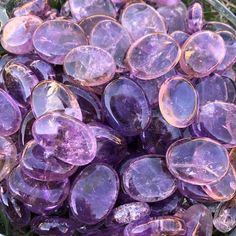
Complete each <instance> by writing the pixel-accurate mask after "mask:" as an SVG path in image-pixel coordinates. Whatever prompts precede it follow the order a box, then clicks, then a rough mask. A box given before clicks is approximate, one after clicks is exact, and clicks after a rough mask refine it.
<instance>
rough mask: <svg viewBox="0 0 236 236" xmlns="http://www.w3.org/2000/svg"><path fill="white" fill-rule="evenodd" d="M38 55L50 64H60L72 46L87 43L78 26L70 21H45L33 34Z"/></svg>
mask: <svg viewBox="0 0 236 236" xmlns="http://www.w3.org/2000/svg"><path fill="white" fill-rule="evenodd" d="M32 40H33V45H34V48H35V50H36V52H37V53H38V55H39V56H40V57H41V58H42V59H44V60H45V61H48V62H49V63H52V64H59V65H62V64H63V61H64V58H65V56H66V54H67V53H68V52H69V51H70V50H71V49H73V48H75V47H78V46H80V45H85V44H87V39H86V36H85V34H84V32H83V30H82V28H81V27H80V26H78V25H77V24H76V23H73V22H72V21H68V20H63V19H56V20H50V21H45V22H44V23H43V24H41V25H40V26H39V27H38V28H37V30H36V31H35V33H34V35H33V39H32Z"/></svg>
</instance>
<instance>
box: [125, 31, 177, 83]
mask: <svg viewBox="0 0 236 236" xmlns="http://www.w3.org/2000/svg"><path fill="white" fill-rule="evenodd" d="M180 54H181V50H180V47H179V45H178V44H177V43H176V41H175V40H174V38H172V37H171V36H169V35H167V34H163V33H154V34H149V35H146V36H144V37H142V38H140V39H138V40H137V41H135V43H133V44H132V45H131V47H130V48H129V50H128V52H127V56H126V59H127V63H128V66H129V68H130V70H131V72H132V73H133V74H134V76H136V77H137V78H139V79H144V80H145V79H155V78H157V77H160V76H162V75H164V74H166V73H167V72H169V71H170V70H171V69H173V68H174V67H175V66H176V64H177V63H178V61H179V59H180Z"/></svg>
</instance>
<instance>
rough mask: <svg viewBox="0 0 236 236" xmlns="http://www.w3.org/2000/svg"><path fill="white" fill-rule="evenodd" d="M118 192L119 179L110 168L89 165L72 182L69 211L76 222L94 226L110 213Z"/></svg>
mask: <svg viewBox="0 0 236 236" xmlns="http://www.w3.org/2000/svg"><path fill="white" fill-rule="evenodd" d="M118 191H119V178H118V175H117V174H116V172H115V171H114V170H113V169H112V168H111V167H109V166H107V165H104V164H94V165H90V166H88V167H86V168H85V169H84V170H83V171H82V172H81V173H80V174H79V176H78V177H77V179H76V180H75V181H74V184H73V186H72V188H71V194H70V199H69V203H70V209H71V211H72V213H73V215H74V216H75V218H76V219H77V220H78V221H80V222H83V223H86V224H96V223H98V222H100V221H102V220H103V219H104V218H105V217H106V216H107V215H108V214H109V213H110V212H111V210H112V208H113V207H114V205H115V202H116V199H117V196H118Z"/></svg>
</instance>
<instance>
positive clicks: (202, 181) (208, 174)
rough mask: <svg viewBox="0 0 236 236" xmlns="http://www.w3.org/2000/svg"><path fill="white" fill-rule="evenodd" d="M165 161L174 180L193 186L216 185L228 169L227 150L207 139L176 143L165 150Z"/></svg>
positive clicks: (183, 140) (184, 140)
mask: <svg viewBox="0 0 236 236" xmlns="http://www.w3.org/2000/svg"><path fill="white" fill-rule="evenodd" d="M166 161H167V166H168V168H169V170H170V172H171V173H172V174H173V175H174V176H175V177H176V178H178V179H180V180H182V181H185V182H187V183H190V184H195V185H206V184H213V183H216V182H218V181H219V180H221V179H222V178H223V177H224V176H225V174H226V173H227V171H228V168H229V156H228V153H227V150H226V149H225V148H224V147H223V146H222V145H221V144H219V143H218V142H215V141H213V140H211V139H208V138H197V139H182V140H178V141H176V142H175V143H173V144H172V145H171V146H170V147H169V149H168V150H167V153H166Z"/></svg>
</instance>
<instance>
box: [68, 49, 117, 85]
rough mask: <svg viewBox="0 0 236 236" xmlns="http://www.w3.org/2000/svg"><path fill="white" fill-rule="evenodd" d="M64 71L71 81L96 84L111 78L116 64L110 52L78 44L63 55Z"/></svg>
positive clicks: (81, 83)
mask: <svg viewBox="0 0 236 236" xmlns="http://www.w3.org/2000/svg"><path fill="white" fill-rule="evenodd" d="M64 71H65V73H66V74H67V75H68V76H70V77H71V81H72V82H73V83H78V84H79V85H82V86H98V85H102V84H105V83H107V82H109V81H110V80H111V79H112V77H113V76H114V74H115V71H116V64H115V61H114V59H113V57H112V56H111V54H110V53H108V52H107V51H105V50H104V49H102V48H98V47H95V46H80V47H77V48H74V49H72V50H71V51H70V52H69V53H68V54H67V56H66V57H65V60H64Z"/></svg>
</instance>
